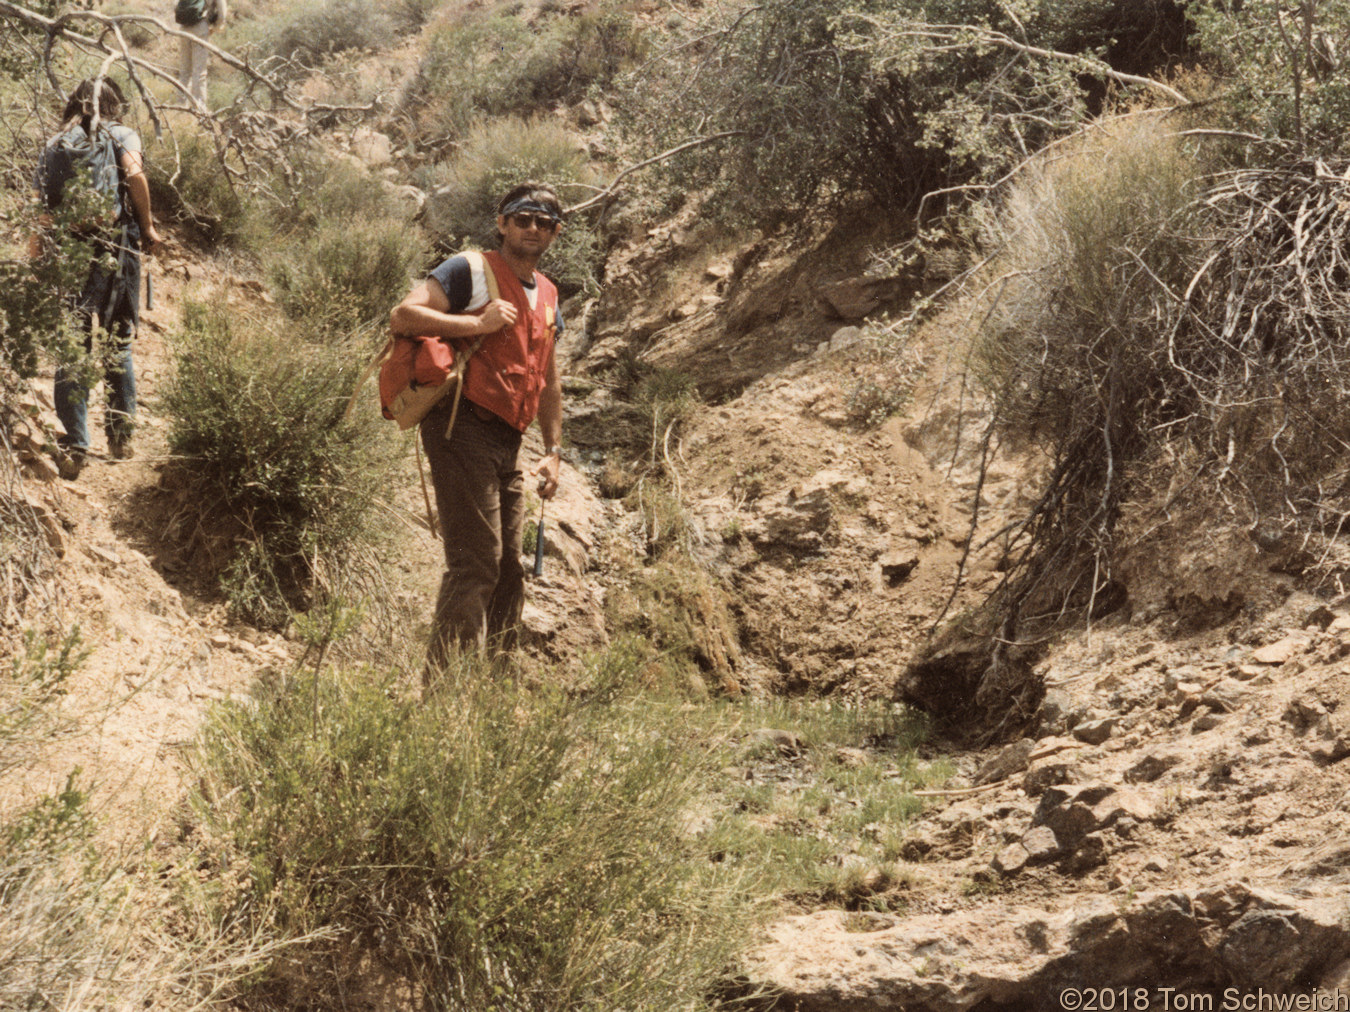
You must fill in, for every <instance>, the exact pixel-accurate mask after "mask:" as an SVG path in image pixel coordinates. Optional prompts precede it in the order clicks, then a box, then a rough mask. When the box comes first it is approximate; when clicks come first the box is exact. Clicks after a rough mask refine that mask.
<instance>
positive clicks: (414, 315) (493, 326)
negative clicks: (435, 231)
mask: <svg viewBox="0 0 1350 1012" xmlns="http://www.w3.org/2000/svg"><path fill="white" fill-rule="evenodd" d="M515 322H516V307H515V306H513V305H512V304H511V303H509V302H507V301H506V300H505V299H494V300H493V301H492V302H489V303H488V304H487V306H486V307H485V308H484V309H483V312H482V314H481V315H478V314H470V313H452V312H450V300H449V299H448V298H447V297H446V294H445V289H443V288H442V287H441V286H440V282H438V281H436V280H435V279H434V278H427V279H426V280H424V281H423V282H422V283H421V284H419V285H418V286H417V287H416V288H414V289H413V290H412V291H411V292H409V293H408V295H407V297H406V298H405V299H404V300H403V301H402V302H400V303H399V304H398V305H397V306H395V307H394V311H393V312H392V313H390V314H389V329H390V330H391V331H393V332H394V333H395V334H403V335H405V336H408V337H412V336H417V337H448V338H455V337H473V336H474V335H475V334H491V333H494V332H496V331H498V330H501V329H502V328H503V327H507V326H510V325H511V324H513V323H515Z"/></svg>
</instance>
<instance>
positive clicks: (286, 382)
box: [164, 304, 395, 625]
mask: <svg viewBox="0 0 1350 1012" xmlns="http://www.w3.org/2000/svg"><path fill="white" fill-rule="evenodd" d="M176 353H177V354H176V370H175V374H174V377H173V379H172V382H171V383H170V384H169V386H168V389H167V391H166V394H165V398H164V403H165V407H166V409H167V411H168V413H169V415H170V418H171V428H170V431H169V441H170V445H171V446H172V447H173V449H174V451H175V453H177V454H180V455H182V457H183V458H184V460H185V463H184V465H183V466H182V467H181V468H179V469H178V470H177V472H176V476H177V480H178V481H179V483H180V485H181V486H182V488H183V489H184V490H185V491H186V492H188V493H189V494H190V495H191V497H192V498H193V499H194V501H195V502H197V503H199V504H203V506H202V511H203V513H204V514H205V516H206V517H207V518H209V519H210V520H211V521H212V522H213V523H216V524H220V525H223V528H222V530H223V531H224V532H228V537H227V539H226V540H227V544H229V546H230V547H229V549H228V555H227V557H226V558H227V561H224V563H223V565H222V566H221V567H220V568H221V573H220V575H221V582H222V586H223V587H224V589H225V591H226V594H227V596H228V597H229V599H230V602H231V604H232V605H233V607H234V608H235V610H236V611H237V612H238V613H239V614H241V615H243V616H246V617H249V618H251V619H253V620H255V621H258V622H262V623H266V624H269V625H281V624H282V623H284V622H285V621H286V620H287V619H288V618H289V616H290V614H291V609H292V608H293V607H297V606H299V607H303V606H304V605H305V604H306V598H307V589H308V587H309V581H310V580H311V578H312V577H313V576H314V575H315V574H316V572H317V571H318V567H323V570H324V572H326V573H327V574H328V576H329V578H330V581H335V582H336V583H337V584H338V585H340V584H341V579H340V576H341V574H343V573H344V572H345V573H351V572H352V571H353V570H354V568H356V567H359V565H360V564H361V560H362V559H363V558H364V555H363V548H364V547H365V546H368V545H369V544H370V543H371V540H372V538H374V537H376V536H377V534H378V529H377V527H376V526H375V525H374V524H372V523H371V517H372V510H373V509H374V508H375V504H376V503H377V502H378V501H379V498H380V496H381V494H382V493H383V491H384V490H385V489H386V488H387V487H388V480H389V474H390V469H391V468H392V467H393V464H394V459H395V457H394V455H393V454H391V453H390V452H389V451H388V449H387V448H386V447H385V445H384V444H383V442H382V439H383V434H382V433H380V432H379V431H377V430H376V428H375V426H376V424H377V422H378V420H377V419H376V418H375V416H374V414H373V412H368V411H367V412H352V413H350V414H349V413H348V412H347V405H348V402H349V400H350V398H351V394H352V390H353V386H354V384H355V383H356V380H357V378H358V375H359V371H360V369H361V366H362V363H363V362H364V361H366V360H368V358H369V355H370V350H369V348H368V347H366V346H364V345H355V344H353V343H352V342H350V341H346V342H337V343H332V344H319V343H313V342H310V341H306V340H304V339H303V335H302V337H301V338H299V339H297V337H296V336H295V335H294V334H293V333H292V332H291V330H290V329H289V328H281V330H280V332H278V331H274V330H272V329H271V328H270V327H269V326H268V325H267V324H266V322H265V321H262V320H256V319H249V318H241V317H239V316H238V315H237V314H227V313H226V312H224V311H221V310H218V309H213V308H210V307H207V306H203V305H197V304H189V305H187V306H186V307H185V311H184V314H183V332H182V334H181V335H180V339H179V342H178V346H177V349H176ZM381 424H382V423H381ZM218 547H219V546H217V548H218Z"/></svg>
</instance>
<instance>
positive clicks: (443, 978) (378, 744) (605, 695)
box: [196, 651, 749, 1010]
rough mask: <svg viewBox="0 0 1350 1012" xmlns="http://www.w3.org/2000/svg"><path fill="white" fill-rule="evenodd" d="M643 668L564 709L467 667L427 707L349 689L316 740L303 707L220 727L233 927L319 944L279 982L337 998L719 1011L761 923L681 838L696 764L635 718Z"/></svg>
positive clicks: (540, 692) (259, 708) (349, 683)
mask: <svg viewBox="0 0 1350 1012" xmlns="http://www.w3.org/2000/svg"><path fill="white" fill-rule="evenodd" d="M633 662H634V658H633V657H632V656H631V654H627V653H624V652H622V651H618V652H615V651H611V652H609V653H607V654H605V655H603V656H602V657H601V658H597V659H596V660H595V662H593V664H592V665H591V666H590V667H589V668H588V670H587V672H586V673H585V675H584V682H585V685H584V690H583V691H581V692H578V693H572V694H569V693H564V692H563V691H561V690H559V689H558V688H557V687H555V686H550V685H548V684H543V685H539V686H536V687H535V688H533V689H525V688H522V687H521V686H520V685H519V684H518V682H517V681H516V680H513V679H509V678H504V677H502V673H501V672H498V671H494V670H491V669H490V666H488V665H486V664H475V663H472V662H469V661H466V662H465V663H464V664H462V665H460V666H458V667H454V666H452V669H451V670H450V671H449V672H447V673H446V675H445V678H446V679H447V681H446V682H445V683H443V684H442V685H441V686H440V690H441V691H439V692H438V693H437V694H436V695H435V696H434V697H432V698H430V699H428V700H425V701H422V700H417V699H410V698H408V693H407V688H406V686H404V685H402V684H400V683H398V682H397V681H395V680H391V679H389V678H384V677H381V676H380V675H379V674H378V673H376V672H372V671H354V672H339V673H337V674H336V675H335V676H334V677H333V678H332V679H326V680H325V681H324V682H323V684H322V685H321V686H320V688H319V694H320V696H319V698H320V721H319V734H318V735H317V737H315V736H313V735H312V734H311V727H310V725H311V714H310V707H309V705H308V700H306V699H303V697H300V698H297V696H296V695H295V694H290V693H285V692H262V693H260V694H259V695H258V696H257V697H256V698H255V699H254V700H253V701H251V702H250V703H249V704H248V705H236V704H230V705H226V706H224V707H222V708H220V709H219V710H217V711H216V712H215V714H214V715H213V717H212V719H211V722H210V725H209V726H208V728H207V729H206V731H205V732H204V734H203V736H202V739H201V741H200V744H199V747H198V752H197V759H196V766H197V769H198V771H199V773H200V775H201V777H202V780H203V783H204V784H206V785H207V787H208V790H209V796H210V797H213V798H217V799H228V801H217V802H214V803H211V804H206V803H205V799H203V803H202V804H201V806H200V812H201V818H202V819H203V820H204V821H205V822H206V823H207V824H208V827H209V829H210V831H211V832H212V833H213V834H214V838H216V839H218V840H220V841H221V842H222V843H223V844H225V845H226V846H227V847H228V848H229V855H224V856H225V859H227V860H233V857H232V856H231V855H237V856H239V857H241V858H243V859H245V860H246V861H247V869H248V870H247V874H246V876H245V880H244V882H243V884H242V894H241V895H238V896H232V897H231V896H226V897H222V900H223V901H224V903H225V904H226V908H227V909H231V910H233V911H244V912H249V911H253V912H257V916H259V917H269V918H270V919H271V920H272V921H273V923H275V924H276V925H277V926H278V927H279V928H280V929H281V930H282V931H283V932H284V933H285V935H286V936H287V937H290V938H305V939H306V940H305V941H302V942H298V943H296V945H294V946H293V947H291V948H289V949H288V950H287V954H286V957H285V959H284V961H280V962H279V963H278V964H277V966H276V967H275V968H274V969H275V971H276V972H281V971H282V970H283V964H288V965H290V966H297V965H299V966H300V967H302V972H303V973H304V974H305V975H306V977H307V979H308V981H309V982H310V984H311V986H314V987H317V988H318V989H319V991H318V992H317V993H319V994H321V993H323V992H324V991H326V992H327V993H328V994H329V995H332V996H338V995H341V994H343V993H347V992H348V991H349V988H350V985H351V984H352V982H353V981H354V980H355V978H356V976H357V975H359V974H360V973H362V972H363V970H362V966H363V964H364V963H365V961H366V960H367V959H369V960H373V961H375V962H377V963H378V964H379V965H380V966H381V967H382V969H383V970H384V971H385V972H387V973H389V974H392V975H394V977H395V979H399V980H402V981H404V982H405V983H406V984H407V985H409V986H411V987H413V988H415V989H416V990H417V991H419V992H420V993H421V994H423V995H424V996H425V998H426V1000H427V1001H428V1002H429V1003H430V1004H431V1005H432V1006H434V1007H438V1008H466V1009H467V1008H493V1007H502V1006H501V1005H500V1002H501V1001H502V1000H503V999H504V998H505V996H508V995H509V1000H510V1006H509V1007H511V1008H519V1009H546V1008H547V1009H558V1008H571V1009H596V1010H600V1009H612V1008H616V1007H620V1006H622V1007H626V1008H655V1007H660V1008H668V1009H690V1010H693V1009H697V1008H701V1007H702V1005H701V999H700V998H699V995H701V994H704V993H706V990H707V988H708V987H710V986H711V985H712V983H713V982H714V981H715V980H716V978H717V976H718V975H719V974H720V973H721V972H722V970H723V969H724V968H725V966H726V965H727V960H728V958H729V957H730V955H731V953H732V952H733V951H734V949H735V947H736V946H737V945H738V944H739V943H740V941H741V939H742V938H743V935H742V934H741V932H742V931H743V930H744V926H745V925H744V917H745V916H746V914H747V913H748V912H749V909H748V908H747V907H746V906H745V905H743V904H740V905H738V904H737V902H736V894H735V891H734V887H735V884H736V881H737V879H738V878H739V877H740V873H739V872H732V871H731V870H730V869H729V868H728V867H727V866H726V865H718V864H715V863H711V862H708V861H707V860H706V858H705V857H704V856H703V855H702V853H701V852H700V849H699V848H698V847H696V846H694V845H693V844H692V843H691V841H690V840H689V838H688V837H687V836H686V835H685V833H684V831H683V828H682V827H683V819H682V815H683V813H684V812H685V811H686V810H687V808H688V806H689V804H690V802H691V799H692V798H693V797H694V796H695V794H696V793H697V791H698V790H699V788H700V785H701V783H702V773H701V772H700V771H701V769H702V766H701V761H700V757H699V753H698V752H697V750H693V749H691V748H689V747H687V746H686V745H685V744H682V736H681V734H680V733H679V728H680V724H679V722H678V714H677V713H676V711H673V710H668V709H662V708H649V707H646V706H644V705H642V703H641V701H640V700H636V699H633V698H631V685H632V679H633V675H634V665H633ZM262 771H265V775H260V772H262ZM264 911H270V913H263V912H264ZM246 916H247V914H246ZM329 928H332V929H340V931H341V932H342V938H341V940H338V939H336V938H334V937H331V935H330V936H329V937H319V936H316V935H315V934H314V933H315V932H316V931H317V932H323V931H324V930H325V929H329ZM339 956H340V957H341V958H338V957H339ZM260 983H262V984H264V986H265V984H266V977H265V976H264V977H263V978H262V979H260Z"/></svg>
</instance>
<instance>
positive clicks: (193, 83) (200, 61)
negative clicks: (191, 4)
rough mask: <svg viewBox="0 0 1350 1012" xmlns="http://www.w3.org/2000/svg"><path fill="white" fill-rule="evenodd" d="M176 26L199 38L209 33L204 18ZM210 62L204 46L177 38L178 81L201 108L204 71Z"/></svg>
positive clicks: (204, 83) (208, 26) (208, 23)
mask: <svg viewBox="0 0 1350 1012" xmlns="http://www.w3.org/2000/svg"><path fill="white" fill-rule="evenodd" d="M178 27H180V28H182V29H183V31H185V32H191V33H192V34H193V35H195V36H197V38H199V39H207V38H209V37H210V35H211V23H210V22H209V21H206V20H205V19H203V20H201V21H198V22H197V23H196V24H195V25H179V26H178ZM210 64H211V54H210V53H209V52H207V50H206V48H205V47H204V46H199V45H197V43H196V42H194V41H193V40H192V39H179V40H178V81H179V83H180V84H182V86H183V87H184V88H186V89H187V90H188V92H189V93H190V94H191V95H192V97H193V98H194V99H196V100H197V104H198V105H200V106H202V107H203V108H205V106H206V71H207V68H208V67H209V66H210Z"/></svg>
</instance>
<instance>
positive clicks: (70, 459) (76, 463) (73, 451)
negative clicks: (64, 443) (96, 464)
mask: <svg viewBox="0 0 1350 1012" xmlns="http://www.w3.org/2000/svg"><path fill="white" fill-rule="evenodd" d="M55 457H56V472H57V474H59V475H60V476H61V477H62V478H64V479H66V481H74V480H75V479H76V478H78V477H79V476H80V472H81V471H83V470H84V464H85V453H84V451H83V450H80V449H77V448H73V447H72V448H67V447H61V448H59V449H58V450H57V451H56V455H55Z"/></svg>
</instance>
